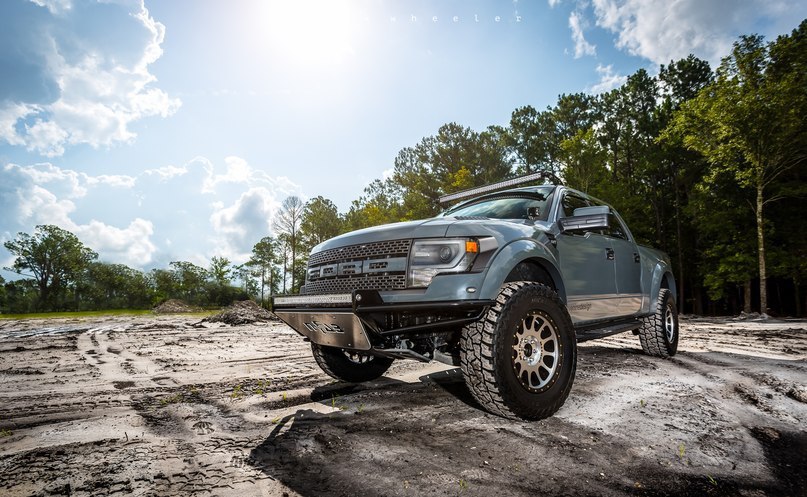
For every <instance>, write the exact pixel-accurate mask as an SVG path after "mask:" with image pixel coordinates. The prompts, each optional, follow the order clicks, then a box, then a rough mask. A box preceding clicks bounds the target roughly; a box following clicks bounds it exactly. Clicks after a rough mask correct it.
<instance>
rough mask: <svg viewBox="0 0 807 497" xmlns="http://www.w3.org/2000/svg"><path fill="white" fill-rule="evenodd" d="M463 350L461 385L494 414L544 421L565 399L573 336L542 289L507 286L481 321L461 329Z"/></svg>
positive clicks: (557, 303)
mask: <svg viewBox="0 0 807 497" xmlns="http://www.w3.org/2000/svg"><path fill="white" fill-rule="evenodd" d="M461 345H462V349H461V350H462V351H461V355H460V358H461V369H462V374H463V376H464V377H465V383H466V384H467V385H468V388H469V390H470V391H471V393H472V394H473V396H474V398H476V400H477V401H478V402H479V403H480V404H481V405H482V407H484V408H485V409H487V410H488V411H490V412H491V413H493V414H497V415H500V416H504V417H506V418H511V419H517V418H522V419H528V420H535V419H543V418H546V417H549V416H551V415H552V414H554V413H555V412H556V411H557V410H558V409H560V407H561V406H562V405H563V403H564V401H565V400H566V397H568V396H569V391H571V389H572V383H573V382H574V375H575V370H576V368H577V340H576V335H575V331H574V327H573V326H572V320H571V318H570V317H569V312H568V311H567V310H566V306H565V305H563V302H561V300H560V298H559V297H558V295H557V293H555V292H554V291H553V290H552V289H551V288H549V287H547V286H546V285H541V284H537V283H532V282H528V281H516V282H512V283H505V284H504V286H502V288H501V290H500V291H499V295H498V296H497V297H496V303H495V304H494V305H493V306H491V308H490V309H489V310H488V312H487V313H486V314H485V316H484V317H483V318H482V319H480V320H479V321H477V322H475V323H472V324H470V325H468V326H466V327H465V328H464V329H463V330H462V339H461Z"/></svg>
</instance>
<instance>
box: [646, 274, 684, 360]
mask: <svg viewBox="0 0 807 497" xmlns="http://www.w3.org/2000/svg"><path fill="white" fill-rule="evenodd" d="M639 341H640V342H641V343H642V350H643V351H644V353H645V354H647V355H651V356H656V357H672V356H674V355H675V353H676V352H677V351H678V309H677V308H676V306H675V300H673V297H672V293H670V291H669V290H667V289H666V288H662V289H661V291H659V294H658V301H657V302H656V312H655V313H654V314H651V315H650V316H647V317H646V318H644V319H642V327H641V328H639Z"/></svg>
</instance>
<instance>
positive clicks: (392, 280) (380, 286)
mask: <svg viewBox="0 0 807 497" xmlns="http://www.w3.org/2000/svg"><path fill="white" fill-rule="evenodd" d="M404 288H406V275H405V274H392V275H384V276H376V275H366V276H358V277H355V278H334V279H329V280H327V279H325V280H316V281H309V282H308V283H306V284H305V293H306V295H321V294H325V293H346V292H352V291H353V290H379V291H385V290H403V289H404Z"/></svg>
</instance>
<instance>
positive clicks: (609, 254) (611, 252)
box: [605, 248, 614, 261]
mask: <svg viewBox="0 0 807 497" xmlns="http://www.w3.org/2000/svg"><path fill="white" fill-rule="evenodd" d="M605 258H606V259H608V260H609V261H612V260H614V249H612V248H607V249H605Z"/></svg>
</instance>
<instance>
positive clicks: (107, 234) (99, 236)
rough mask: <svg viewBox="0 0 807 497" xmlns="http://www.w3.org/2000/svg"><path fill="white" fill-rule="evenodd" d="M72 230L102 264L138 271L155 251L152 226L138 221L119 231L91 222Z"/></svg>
mask: <svg viewBox="0 0 807 497" xmlns="http://www.w3.org/2000/svg"><path fill="white" fill-rule="evenodd" d="M73 230H75V234H76V236H78V237H79V238H80V239H81V241H82V242H84V244H85V245H87V246H88V247H92V248H93V249H95V250H96V251H98V253H99V254H101V256H100V259H102V260H104V261H114V262H116V263H121V264H126V265H127V266H136V267H142V266H143V265H145V264H148V263H150V262H151V259H152V255H153V254H154V252H156V250H157V247H156V246H155V245H154V243H152V242H151V236H152V235H153V234H154V225H153V224H152V222H151V221H146V220H145V219H141V218H139V217H138V218H135V219H134V221H132V222H131V223H129V226H127V227H126V228H123V229H121V228H116V227H115V226H109V225H107V224H104V223H102V222H100V221H96V220H94V219H93V220H92V221H90V222H89V223H88V224H85V225H81V226H79V225H74V226H73ZM73 230H71V231H73Z"/></svg>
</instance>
